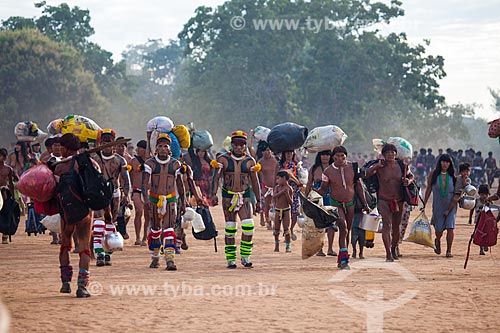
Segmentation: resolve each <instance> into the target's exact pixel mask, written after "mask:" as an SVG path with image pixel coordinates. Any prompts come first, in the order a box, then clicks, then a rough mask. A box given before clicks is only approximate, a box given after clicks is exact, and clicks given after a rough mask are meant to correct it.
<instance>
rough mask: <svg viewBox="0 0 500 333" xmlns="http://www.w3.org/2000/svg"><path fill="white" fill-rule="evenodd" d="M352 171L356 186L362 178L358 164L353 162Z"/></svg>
mask: <svg viewBox="0 0 500 333" xmlns="http://www.w3.org/2000/svg"><path fill="white" fill-rule="evenodd" d="M352 169H353V170H354V184H356V183H357V182H358V179H359V178H360V175H359V167H358V162H352Z"/></svg>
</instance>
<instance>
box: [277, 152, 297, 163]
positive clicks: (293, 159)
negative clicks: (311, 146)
mask: <svg viewBox="0 0 500 333" xmlns="http://www.w3.org/2000/svg"><path fill="white" fill-rule="evenodd" d="M287 152H292V153H293V156H292V162H293V163H295V164H297V161H295V151H293V150H285V151H283V152H282V153H281V158H280V161H279V166H280V167H283V166H284V165H285V162H286V157H285V155H286V153H287Z"/></svg>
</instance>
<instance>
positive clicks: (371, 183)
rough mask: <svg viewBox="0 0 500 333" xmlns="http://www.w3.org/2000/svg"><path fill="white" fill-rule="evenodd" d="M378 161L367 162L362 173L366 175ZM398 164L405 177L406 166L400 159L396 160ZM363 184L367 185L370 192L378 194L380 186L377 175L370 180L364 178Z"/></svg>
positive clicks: (369, 178)
mask: <svg viewBox="0 0 500 333" xmlns="http://www.w3.org/2000/svg"><path fill="white" fill-rule="evenodd" d="M378 161H379V160H378V159H377V160H371V161H368V162H366V163H365V165H363V168H362V169H361V170H362V172H361V173H362V174H366V170H368V169H369V168H370V167H371V166H372V165H374V164H377V163H378ZM396 162H397V163H398V165H399V167H400V168H401V172H402V173H403V175H404V174H405V166H404V163H403V161H402V160H400V159H396ZM363 182H364V183H365V185H366V188H367V190H368V192H370V193H378V189H379V184H378V176H377V174H374V175H372V176H370V177H368V178H365V177H363Z"/></svg>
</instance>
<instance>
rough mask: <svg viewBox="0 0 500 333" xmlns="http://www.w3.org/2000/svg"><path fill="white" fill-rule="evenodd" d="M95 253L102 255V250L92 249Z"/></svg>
mask: <svg viewBox="0 0 500 333" xmlns="http://www.w3.org/2000/svg"><path fill="white" fill-rule="evenodd" d="M94 252H95V253H104V249H94Z"/></svg>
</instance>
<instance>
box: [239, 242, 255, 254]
mask: <svg viewBox="0 0 500 333" xmlns="http://www.w3.org/2000/svg"><path fill="white" fill-rule="evenodd" d="M252 247H253V243H252V242H247V241H244V240H242V241H241V243H240V255H241V257H242V258H248V257H250V256H251V255H252Z"/></svg>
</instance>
